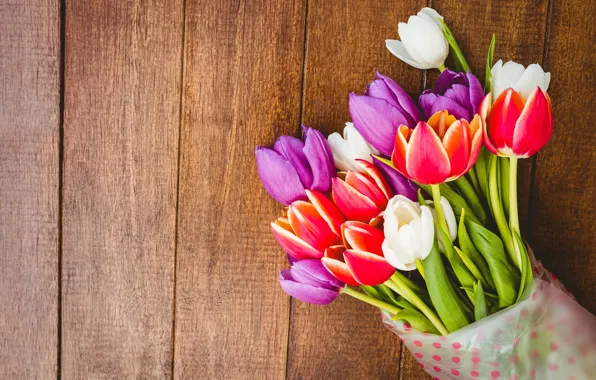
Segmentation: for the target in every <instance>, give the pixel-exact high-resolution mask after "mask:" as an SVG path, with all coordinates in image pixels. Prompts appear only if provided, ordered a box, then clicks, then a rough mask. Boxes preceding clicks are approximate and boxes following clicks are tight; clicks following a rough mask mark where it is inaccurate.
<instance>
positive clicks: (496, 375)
mask: <svg viewBox="0 0 596 380" xmlns="http://www.w3.org/2000/svg"><path fill="white" fill-rule="evenodd" d="M490 376H491V377H493V378H495V379H496V378H497V377H499V376H501V372H499V371H492V372H491V373H490Z"/></svg>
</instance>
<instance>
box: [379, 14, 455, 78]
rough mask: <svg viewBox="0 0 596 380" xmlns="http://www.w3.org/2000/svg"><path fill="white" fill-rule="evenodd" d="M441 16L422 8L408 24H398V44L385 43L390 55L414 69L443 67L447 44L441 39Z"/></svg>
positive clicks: (445, 40)
mask: <svg viewBox="0 0 596 380" xmlns="http://www.w3.org/2000/svg"><path fill="white" fill-rule="evenodd" d="M439 20H443V16H441V15H440V14H438V13H437V11H435V10H434V9H432V8H423V9H422V10H421V11H420V12H418V15H417V16H410V19H409V20H408V23H407V24H406V23H404V22H400V23H399V25H398V27H397V30H398V32H399V37H400V38H401V41H398V40H386V41H385V45H386V46H387V49H389V51H390V52H391V54H393V55H395V56H396V57H397V58H399V59H401V60H402V61H404V62H405V63H407V64H408V65H410V66H414V67H416V68H418V69H422V70H426V69H435V68H439V67H443V66H444V63H445V59H446V58H447V55H448V54H449V43H448V42H447V39H446V38H445V36H444V35H443V25H441V23H440V22H439Z"/></svg>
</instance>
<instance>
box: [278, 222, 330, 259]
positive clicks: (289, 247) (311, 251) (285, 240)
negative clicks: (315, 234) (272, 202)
mask: <svg viewBox="0 0 596 380" xmlns="http://www.w3.org/2000/svg"><path fill="white" fill-rule="evenodd" d="M271 229H272V231H273V236H275V239H277V242H278V243H279V245H281V247H282V248H283V249H284V250H285V251H286V252H287V253H289V254H290V255H292V256H293V257H295V258H297V259H299V260H302V259H320V258H321V257H323V251H319V250H316V249H315V248H313V247H311V246H310V245H308V244H307V243H306V242H305V241H303V240H301V239H300V238H299V237H298V236H296V235H294V234H293V233H292V232H290V231H288V230H286V229H284V228H282V227H280V226H278V225H277V224H275V223H271Z"/></svg>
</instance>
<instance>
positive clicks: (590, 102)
mask: <svg viewBox="0 0 596 380" xmlns="http://www.w3.org/2000/svg"><path fill="white" fill-rule="evenodd" d="M595 15H596V3H594V2H584V1H578V0H575V1H570V2H565V3H563V2H560V1H557V2H554V3H553V9H552V16H551V19H550V33H549V36H548V45H547V46H548V50H547V55H546V62H545V63H546V69H547V70H548V71H550V72H551V75H552V82H551V85H550V87H549V90H548V92H549V94H550V96H551V99H552V102H553V109H554V116H555V129H554V132H553V135H552V137H551V140H550V142H549V143H548V145H546V147H545V148H544V149H543V150H541V151H540V152H539V153H538V155H537V161H536V171H535V176H534V186H533V188H532V203H531V206H532V207H531V216H532V224H531V235H530V244H531V245H532V247H533V248H534V251H535V252H536V255H537V256H538V257H539V258H540V259H542V260H543V261H544V264H545V266H546V267H547V268H548V269H550V270H551V271H552V272H553V273H555V274H556V275H558V276H560V277H561V280H562V281H563V283H564V284H565V285H566V286H567V287H568V288H569V290H570V291H571V292H572V293H573V294H575V295H576V296H577V297H578V299H579V301H580V303H582V304H583V305H584V306H585V307H586V308H587V309H588V310H590V311H591V312H592V313H595V312H596V278H595V277H594V273H596V218H595V217H594V205H595V204H596V191H595V190H594V184H595V183H596V149H595V148H594V141H595V140H596V129H595V128H594V125H593V123H592V122H590V121H589V120H594V118H596V108H595V107H594V100H595V98H594V88H595V87H596V75H594V69H595V68H596V66H595V64H594V62H595V61H596V54H595V53H594V50H593V49H591V48H587V47H588V46H592V45H593V43H594V41H595V40H596V25H594V16H595Z"/></svg>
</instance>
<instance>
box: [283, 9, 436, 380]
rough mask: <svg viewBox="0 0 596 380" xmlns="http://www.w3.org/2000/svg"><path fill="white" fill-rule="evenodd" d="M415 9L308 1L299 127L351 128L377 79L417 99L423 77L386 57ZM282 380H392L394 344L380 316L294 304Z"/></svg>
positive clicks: (342, 303)
mask: <svg viewBox="0 0 596 380" xmlns="http://www.w3.org/2000/svg"><path fill="white" fill-rule="evenodd" d="M424 4H425V2H420V1H405V2H404V1H387V2H378V1H369V0H359V1H347V0H342V1H309V3H308V20H307V26H308V30H307V52H306V62H305V65H306V66H305V77H304V99H303V103H304V104H303V109H304V112H303V115H302V121H303V123H304V124H305V125H308V126H311V127H314V128H318V129H320V130H321V131H323V133H325V134H328V133H331V132H335V131H341V130H342V129H343V127H344V124H345V122H346V121H349V120H350V114H349V110H348V94H349V93H350V92H352V91H354V92H357V93H362V92H364V90H365V88H366V85H367V84H368V83H369V82H370V81H371V80H373V79H374V77H375V71H376V70H379V71H380V72H382V73H384V74H386V75H389V76H391V77H392V78H394V79H395V80H396V81H398V83H399V84H400V85H401V86H402V87H403V88H404V89H405V90H406V91H408V92H410V93H413V94H414V93H418V92H419V91H420V85H421V72H420V71H419V70H416V69H413V68H410V67H408V66H406V65H405V64H403V63H401V62H400V61H398V60H397V58H395V57H393V56H392V55H391V54H390V53H389V52H388V51H387V50H386V49H385V39H391V38H397V23H398V20H403V19H406V18H407V17H408V16H409V15H410V14H412V13H415V12H416V11H417V10H418V9H419V8H421V7H423V6H424ZM292 303H293V307H292V318H291V330H290V342H289V351H288V356H289V357H288V379H394V378H396V377H397V375H398V371H399V352H400V341H399V338H398V337H397V336H395V335H393V334H392V333H391V332H389V331H388V330H386V329H385V328H384V327H383V324H382V322H381V316H380V313H379V312H377V311H376V310H375V309H374V308H372V307H370V306H368V305H366V304H363V303H362V302H360V301H356V300H353V299H349V298H348V297H340V299H338V300H337V301H335V302H334V303H332V304H331V305H328V306H325V307H321V306H315V305H309V304H305V303H302V302H300V301H297V300H292Z"/></svg>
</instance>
